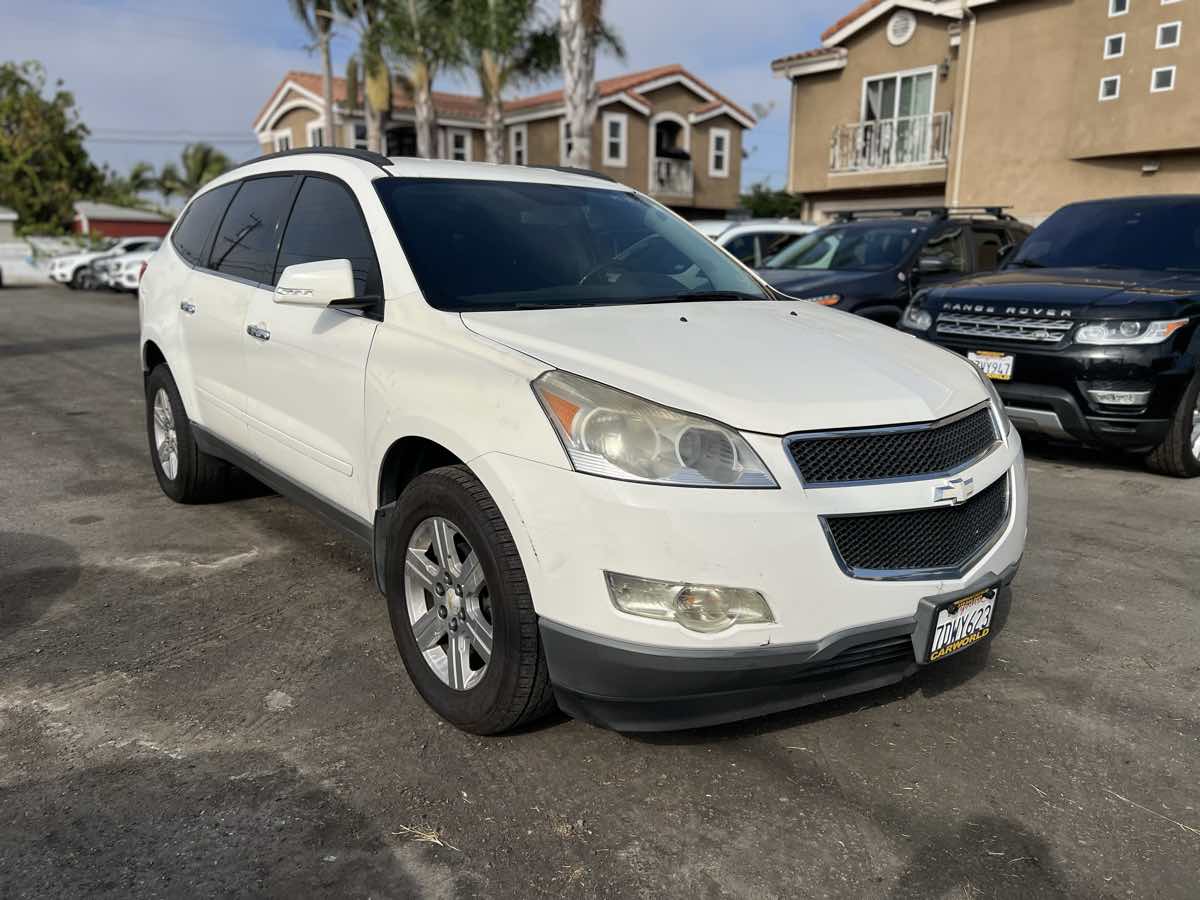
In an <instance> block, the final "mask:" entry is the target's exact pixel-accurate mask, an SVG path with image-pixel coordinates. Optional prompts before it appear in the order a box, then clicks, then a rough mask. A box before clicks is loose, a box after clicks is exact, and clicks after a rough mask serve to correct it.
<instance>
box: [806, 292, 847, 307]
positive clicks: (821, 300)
mask: <svg viewBox="0 0 1200 900" xmlns="http://www.w3.org/2000/svg"><path fill="white" fill-rule="evenodd" d="M800 299H801V300H807V301H808V302H809V303H815V304H817V305H818V306H837V305H838V304H839V303H841V302H842V295H841V294H818V295H817V296H815V297H801V298H800Z"/></svg>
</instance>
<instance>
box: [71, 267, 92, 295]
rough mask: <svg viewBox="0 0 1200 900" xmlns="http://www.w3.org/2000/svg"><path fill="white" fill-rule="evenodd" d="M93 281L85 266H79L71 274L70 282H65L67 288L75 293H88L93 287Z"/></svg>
mask: <svg viewBox="0 0 1200 900" xmlns="http://www.w3.org/2000/svg"><path fill="white" fill-rule="evenodd" d="M94 282H95V279H94V278H92V273H91V272H89V271H88V267H87V266H80V267H79V268H78V269H76V270H75V271H74V272H72V273H71V280H70V281H69V282H67V286H68V287H70V288H73V289H74V290H77V291H90V290H91V289H92V287H93V286H94Z"/></svg>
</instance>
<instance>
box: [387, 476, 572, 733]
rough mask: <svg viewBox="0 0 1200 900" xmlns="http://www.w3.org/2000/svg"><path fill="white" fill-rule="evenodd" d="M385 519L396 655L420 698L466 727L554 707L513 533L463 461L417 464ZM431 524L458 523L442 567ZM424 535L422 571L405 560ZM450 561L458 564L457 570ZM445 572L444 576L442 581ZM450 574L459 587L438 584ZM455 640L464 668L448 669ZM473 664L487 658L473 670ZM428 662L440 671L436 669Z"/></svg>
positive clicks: (493, 724) (509, 721) (492, 727)
mask: <svg viewBox="0 0 1200 900" xmlns="http://www.w3.org/2000/svg"><path fill="white" fill-rule="evenodd" d="M393 521H394V523H395V524H394V525H393V526H392V527H391V528H390V534H389V535H388V536H387V540H388V554H387V603H388V615H389V617H390V619H391V623H392V633H393V635H394V636H395V639H396V646H397V648H398V649H399V651H400V658H401V659H402V660H403V662H404V667H405V669H407V670H408V675H409V678H411V679H412V682H413V684H414V686H415V687H416V689H417V691H418V693H420V695H421V696H422V697H423V698H424V700H425V702H426V703H428V704H429V705H430V706H431V707H432V708H433V710H434V711H435V712H436V713H437V714H438V715H440V716H441V717H442V718H443V719H445V720H446V721H448V722H450V723H451V724H452V725H454V726H456V727H457V728H461V729H462V730H463V731H468V732H471V733H472V734H498V733H500V732H504V731H509V730H511V729H514V728H518V727H520V726H522V725H526V724H528V723H530V722H533V721H535V720H536V719H539V718H541V717H542V716H544V715H546V714H547V713H549V712H550V711H551V710H553V709H554V694H553V691H552V689H551V687H550V678H549V674H548V671H547V668H546V658H545V655H544V654H543V652H542V644H541V637H540V635H539V632H538V618H537V614H536V613H535V612H534V609H533V600H532V598H531V597H530V593H529V583H528V582H527V581H526V579H525V569H524V567H523V566H522V565H521V559H520V556H519V555H518V553H517V548H516V545H515V543H514V542H513V538H512V533H511V532H510V531H509V530H508V526H507V525H506V524H505V522H504V518H503V516H501V514H500V510H499V509H498V508H497V507H496V504H495V501H493V500H492V497H491V495H490V494H488V492H487V489H486V488H485V487H484V486H483V484H482V483H481V482H480V481H479V479H477V478H476V477H475V476H474V475H473V474H472V473H471V471H470V470H469V469H468V468H467V467H466V466H446V467H444V468H440V469H433V470H431V471H429V472H426V473H425V474H423V475H420V476H418V477H417V478H416V479H414V480H413V481H412V483H410V484H409V485H408V487H407V488H406V489H405V491H404V493H403V494H402V495H401V497H400V500H399V502H398V503H397V508H396V515H395V518H394V520H393ZM436 522H442V523H447V524H448V525H449V526H450V528H451V529H453V530H456V531H457V534H456V535H452V536H451V540H450V543H451V545H452V547H453V549H452V550H451V552H452V553H453V554H454V559H453V560H452V562H451V563H450V564H449V565H443V564H442V559H441V557H442V555H443V554H442V553H441V552H440V551H439V541H441V546H444V545H445V544H444V537H445V535H444V534H443V537H442V538H439V537H438V533H437V532H438V529H437V527H435V526H434V525H431V523H436ZM427 539H428V540H429V542H430V546H429V549H428V552H427V553H426V554H425V555H423V556H422V557H419V559H420V562H418V563H417V564H418V565H420V566H423V572H424V575H423V576H422V575H419V574H417V572H418V569H416V567H415V566H409V565H408V564H407V561H408V559H409V547H410V545H412V544H416V545H418V546H419V547H424V544H425V542H426V540H427ZM459 539H461V541H460V540H459ZM421 552H423V551H421ZM472 556H475V557H476V558H477V562H478V572H479V573H481V574H482V584H481V585H478V586H477V587H476V586H474V585H473V584H472V583H471V577H470V574H469V573H470V572H474V571H476V570H475V566H474V565H472ZM464 563H465V564H466V565H465V566H464V565H463V564H464ZM455 564H457V565H458V566H459V567H461V571H460V572H458V573H456V572H455V571H454V568H455ZM447 570H449V576H450V577H449V578H445V580H443V579H444V576H445V573H446V572H447ZM457 575H462V576H463V581H464V584H462V585H461V588H462V590H463V593H462V594H461V595H460V594H458V593H457V592H455V591H453V590H449V591H447V590H446V586H447V583H450V586H451V587H454V586H455V585H454V584H453V582H454V581H455V580H456V577H457ZM439 591H440V593H439ZM422 610H424V612H422ZM439 613H441V614H440V615H439ZM414 616H415V617H418V624H417V625H414V622H413V618H414ZM435 617H436V618H435ZM489 620H490V621H489ZM421 623H425V626H424V627H423V626H422V625H421ZM456 623H457V624H456ZM481 626H482V630H483V631H484V632H486V630H487V627H488V626H490V629H491V633H490V648H489V649H488V658H487V659H486V661H484V660H483V658H482V656H481V655H480V653H479V649H480V647H481V646H482V644H481V642H480V641H477V640H476V638H477V636H478V635H479V634H480V629H481ZM418 627H423V635H424V641H423V643H424V645H425V649H424V650H422V649H421V648H420V647H418V643H417V641H418V638H417V633H416V630H415V629H416V628H418ZM455 640H457V641H459V644H458V646H459V647H460V648H462V647H464V646H466V647H469V649H468V650H467V651H466V653H465V655H464V654H463V653H462V652H460V653H459V654H458V656H457V659H458V660H459V661H460V662H462V663H463V665H464V666H465V668H462V667H460V668H458V669H457V670H456V669H455V667H454V662H453V658H452V656H451V642H452V641H455ZM427 653H428V654H429V656H428V657H427V655H426V654H427ZM431 659H432V660H433V661H431ZM482 663H486V664H484V665H481V666H479V667H476V668H474V669H472V667H473V666H476V664H482ZM437 664H440V665H442V666H444V668H445V672H441V673H439V671H438V670H437V668H435V665H437ZM453 671H458V675H457V676H456V675H455V674H453ZM472 679H477V680H474V681H472ZM452 681H453V682H454V683H455V684H454V685H452Z"/></svg>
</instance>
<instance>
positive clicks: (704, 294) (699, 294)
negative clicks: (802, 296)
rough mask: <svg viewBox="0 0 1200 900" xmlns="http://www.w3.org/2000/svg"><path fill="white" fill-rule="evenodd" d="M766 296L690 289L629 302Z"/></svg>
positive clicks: (687, 301)
mask: <svg viewBox="0 0 1200 900" xmlns="http://www.w3.org/2000/svg"><path fill="white" fill-rule="evenodd" d="M766 299H767V298H766V297H756V296H754V295H753V294H744V293H742V292H741V291H692V292H690V293H687V294H669V295H667V296H663V297H643V298H639V299H636V300H631V301H630V302H631V303H693V302H695V303H706V302H717V301H722V300H766Z"/></svg>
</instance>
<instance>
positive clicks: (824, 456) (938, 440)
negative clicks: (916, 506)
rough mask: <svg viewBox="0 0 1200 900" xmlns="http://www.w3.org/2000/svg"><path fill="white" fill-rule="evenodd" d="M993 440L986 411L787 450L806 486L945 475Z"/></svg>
mask: <svg viewBox="0 0 1200 900" xmlns="http://www.w3.org/2000/svg"><path fill="white" fill-rule="evenodd" d="M995 441H996V427H995V424H994V423H993V420H992V415H991V412H990V411H989V410H988V408H987V407H984V408H983V409H980V410H978V411H976V412H974V413H972V414H971V415H969V416H965V417H963V418H961V419H956V420H954V421H951V422H947V423H945V424H941V425H939V424H937V423H934V424H933V425H931V426H930V427H928V428H917V429H914V430H912V431H891V432H887V431H885V432H870V431H864V432H861V433H856V432H846V433H845V434H839V435H830V436H826V437H811V438H806V437H804V436H803V435H801V436H799V437H796V438H793V439H792V440H791V442H790V443H789V445H788V450H789V451H790V452H791V454H792V459H794V460H795V461H796V466H797V468H798V469H799V470H800V477H801V478H803V479H804V481H805V483H806V484H822V483H828V482H841V481H874V480H876V479H882V478H912V477H914V476H918V475H932V474H934V473H937V472H946V471H949V470H950V469H953V468H956V467H958V466H960V465H962V464H963V463H966V462H968V461H969V460H971V459H974V458H975V457H976V456H978V455H979V454H980V453H982V452H983V451H984V450H986V449H987V448H988V447H990V446H991V445H992V444H993V443H995Z"/></svg>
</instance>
